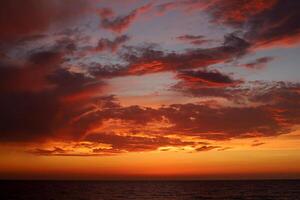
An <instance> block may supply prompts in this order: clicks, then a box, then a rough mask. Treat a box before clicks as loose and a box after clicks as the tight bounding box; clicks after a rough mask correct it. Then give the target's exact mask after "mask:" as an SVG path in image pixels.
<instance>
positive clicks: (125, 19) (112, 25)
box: [99, 4, 152, 33]
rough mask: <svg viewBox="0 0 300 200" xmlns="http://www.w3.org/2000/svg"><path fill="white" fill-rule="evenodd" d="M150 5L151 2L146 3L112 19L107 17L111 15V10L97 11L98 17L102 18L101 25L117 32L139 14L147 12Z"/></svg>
mask: <svg viewBox="0 0 300 200" xmlns="http://www.w3.org/2000/svg"><path fill="white" fill-rule="evenodd" d="M151 7H152V5H151V4H146V5H144V6H141V7H139V8H137V9H135V10H133V11H131V12H130V13H129V14H128V15H125V16H117V17H114V18H113V19H109V18H108V17H111V16H112V12H110V11H109V10H102V11H101V12H100V13H99V15H100V17H101V18H102V19H101V27H102V28H104V29H109V30H111V31H114V32H117V33H121V32H123V31H124V30H126V29H127V28H128V27H129V26H130V25H131V24H132V23H133V21H134V20H136V19H137V17H138V16H139V15H141V14H143V13H145V12H147V11H148V10H149V9H150V8H151Z"/></svg>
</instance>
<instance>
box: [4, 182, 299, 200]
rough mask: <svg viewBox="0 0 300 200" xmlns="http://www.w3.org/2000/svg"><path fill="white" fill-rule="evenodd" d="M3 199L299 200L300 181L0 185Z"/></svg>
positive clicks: (31, 183)
mask: <svg viewBox="0 0 300 200" xmlns="http://www.w3.org/2000/svg"><path fill="white" fill-rule="evenodd" d="M0 194H1V200H2V199H12V200H14V199H26V200H35V199H39V200H60V199H63V200H97V199H99V200H100V199H108V200H110V199H112V200H119V199H126V200H127V199H129V200H130V199H142V200H147V199H174V200H176V199H180V200H184V199H205V200H214V199H219V200H226V199H230V200H231V199H235V200H238V199H245V200H254V199H255V200H256V199H259V200H273V199H275V200H277V199H278V200H297V199H300V181H1V183H0Z"/></svg>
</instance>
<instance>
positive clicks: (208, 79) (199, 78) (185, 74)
mask: <svg viewBox="0 0 300 200" xmlns="http://www.w3.org/2000/svg"><path fill="white" fill-rule="evenodd" d="M177 77H178V78H179V79H181V80H182V81H183V83H181V84H185V85H187V86H188V87H200V86H203V87H227V86H233V85H237V84H240V83H242V82H241V81H240V80H234V79H233V78H232V77H230V76H228V75H225V74H222V73H221V72H219V71H217V70H211V71H208V70H197V71H181V72H179V73H178V75H177Z"/></svg>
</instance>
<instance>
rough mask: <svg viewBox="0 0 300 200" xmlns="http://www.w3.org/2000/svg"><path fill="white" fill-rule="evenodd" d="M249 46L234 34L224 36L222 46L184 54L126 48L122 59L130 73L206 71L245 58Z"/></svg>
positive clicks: (151, 49)
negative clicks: (213, 66) (208, 68)
mask: <svg viewBox="0 0 300 200" xmlns="http://www.w3.org/2000/svg"><path fill="white" fill-rule="evenodd" d="M248 48H249V44H248V43H247V42H246V41H245V40H243V39H241V38H239V37H238V36H237V35H236V34H235V33H232V34H228V35H225V37H224V42H223V44H222V45H221V46H217V47H212V48H196V49H190V50H187V51H185V52H183V53H176V52H171V53H170V52H164V51H161V50H157V49H155V48H153V47H152V46H149V47H147V46H146V47H127V48H126V49H125V50H126V51H125V52H123V54H122V55H121V57H122V58H123V59H124V60H125V61H127V62H128V63H129V64H128V73H129V74H136V75H141V74H146V73H155V72H162V71H177V70H183V69H193V68H199V67H201V68H205V67H208V66H210V65H213V64H217V63H223V62H229V61H231V60H234V59H235V58H238V57H240V56H243V55H244V54H245V53H246V52H247V50H248Z"/></svg>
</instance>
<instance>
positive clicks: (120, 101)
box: [0, 0, 300, 180]
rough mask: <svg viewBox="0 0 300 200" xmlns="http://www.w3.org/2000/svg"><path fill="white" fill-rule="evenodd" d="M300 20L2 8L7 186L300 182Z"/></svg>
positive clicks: (289, 13) (83, 6) (260, 4)
mask: <svg viewBox="0 0 300 200" xmlns="http://www.w3.org/2000/svg"><path fill="white" fill-rule="evenodd" d="M299 10H300V1H295V0H243V1H240V0H72V1H69V0H26V1H24V0H2V1H1V2H0V13H1V14H0V179H95V180H96V179H264V178H272V179H273V178H300V77H299V75H300V68H299V63H300V57H299V55H300V12H299Z"/></svg>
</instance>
